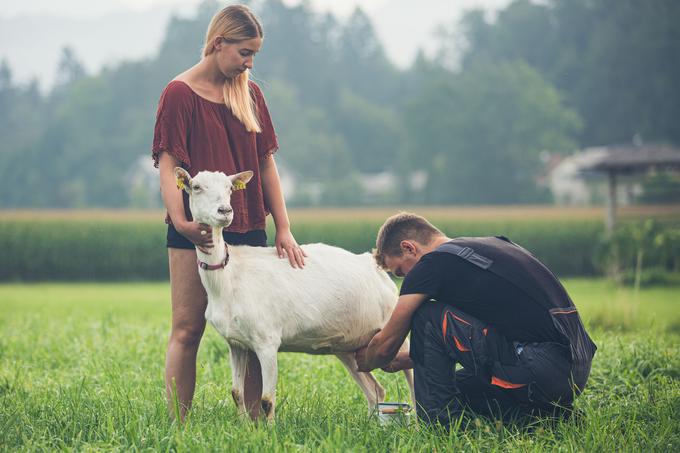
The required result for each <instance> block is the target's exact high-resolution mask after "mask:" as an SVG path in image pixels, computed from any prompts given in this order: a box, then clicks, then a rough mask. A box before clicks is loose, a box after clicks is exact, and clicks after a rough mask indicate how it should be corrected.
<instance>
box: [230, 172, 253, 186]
mask: <svg viewBox="0 0 680 453" xmlns="http://www.w3.org/2000/svg"><path fill="white" fill-rule="evenodd" d="M252 177H253V172H252V171H250V170H247V171H242V172H241V173H236V174H235V175H231V176H229V179H231V184H232V190H241V189H245V188H246V184H248V181H250V179H251V178H252Z"/></svg>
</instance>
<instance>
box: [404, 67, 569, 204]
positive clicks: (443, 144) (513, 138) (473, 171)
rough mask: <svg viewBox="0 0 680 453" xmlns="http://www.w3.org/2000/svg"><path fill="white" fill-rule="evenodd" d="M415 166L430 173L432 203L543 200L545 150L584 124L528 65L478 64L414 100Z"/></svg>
mask: <svg viewBox="0 0 680 453" xmlns="http://www.w3.org/2000/svg"><path fill="white" fill-rule="evenodd" d="M405 124H407V125H408V132H409V133H410V136H411V138H412V140H413V143H412V145H411V149H410V156H409V157H410V160H411V168H413V169H417V168H421V169H424V170H426V171H427V172H428V174H429V180H428V184H427V188H426V192H427V194H428V201H429V202H432V203H466V204H474V203H498V202H500V203H515V202H531V201H537V200H540V193H539V192H538V190H537V189H536V184H535V178H536V175H537V173H538V170H539V168H540V161H539V158H538V157H539V153H540V151H542V150H545V149H550V150H570V149H572V148H573V146H574V145H575V143H574V137H575V134H576V133H577V132H578V130H579V127H580V120H579V118H578V115H577V114H576V113H575V112H573V111H572V110H569V109H568V108H566V107H565V106H564V105H563V103H562V100H561V99H560V95H559V93H558V92H557V91H556V90H555V89H554V88H553V87H551V86H550V85H549V84H548V83H547V82H546V81H545V80H543V78H542V77H541V76H540V74H538V73H537V72H536V71H535V70H533V69H531V68H530V67H529V66H528V65H527V64H526V63H523V62H515V63H502V64H498V65H494V64H491V63H480V64H478V65H476V66H474V67H470V68H468V69H467V70H466V71H463V72H462V73H460V74H453V73H449V74H447V75H446V76H440V78H439V79H438V80H437V81H434V82H433V83H431V84H429V85H426V86H424V87H423V88H422V90H421V91H420V92H419V93H418V94H417V95H416V96H415V97H414V98H413V99H412V100H411V101H410V102H409V104H408V107H407V110H406V118H405Z"/></svg>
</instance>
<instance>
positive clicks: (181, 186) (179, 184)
mask: <svg viewBox="0 0 680 453" xmlns="http://www.w3.org/2000/svg"><path fill="white" fill-rule="evenodd" d="M177 188H178V189H179V190H184V180H183V179H182V178H177Z"/></svg>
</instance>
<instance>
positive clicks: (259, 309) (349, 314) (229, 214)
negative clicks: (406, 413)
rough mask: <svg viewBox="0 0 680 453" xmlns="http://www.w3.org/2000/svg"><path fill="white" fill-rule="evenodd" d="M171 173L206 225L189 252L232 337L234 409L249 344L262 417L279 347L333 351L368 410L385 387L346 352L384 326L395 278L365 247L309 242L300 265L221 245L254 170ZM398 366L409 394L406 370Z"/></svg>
mask: <svg viewBox="0 0 680 453" xmlns="http://www.w3.org/2000/svg"><path fill="white" fill-rule="evenodd" d="M175 175H176V176H177V181H178V186H179V187H183V188H184V190H185V191H186V192H187V193H188V194H189V200H190V202H189V203H190V208H191V213H192V215H193V218H194V220H195V221H197V222H201V223H206V224H208V225H210V226H211V227H212V239H213V248H212V252H211V253H210V254H209V255H208V254H205V253H203V252H201V251H200V250H198V249H197V250H196V253H197V255H198V260H199V274H200V277H201V282H202V283H203V286H204V287H205V290H206V292H207V294H208V307H207V309H206V311H205V317H206V319H207V320H208V321H209V322H210V323H211V324H212V325H213V326H214V327H215V328H216V329H217V331H218V332H219V333H220V334H221V335H222V336H223V337H224V338H225V339H226V340H227V342H228V343H229V347H230V352H231V370H232V391H231V392H232V397H233V398H234V402H235V403H236V405H237V407H238V410H239V412H240V413H241V414H245V413H246V408H245V402H244V399H243V395H244V392H243V387H244V378H245V374H246V362H247V351H248V350H250V351H254V352H255V354H256V355H257V358H258V359H259V361H260V365H261V367H262V398H261V405H262V409H263V412H264V414H265V415H266V417H267V419H268V420H271V419H273V417H274V406H275V401H276V399H275V392H276V381H277V357H276V354H277V352H278V351H290V352H306V353H309V354H335V355H336V356H337V357H338V358H339V359H340V360H341V361H342V363H343V365H344V366H345V367H346V368H347V370H348V371H349V372H350V374H351V375H352V377H353V378H354V380H355V381H356V383H357V384H358V385H359V387H361V390H362V391H363V392H364V395H365V396H366V400H367V401H368V406H369V410H371V409H374V408H375V405H376V404H377V403H378V402H382V401H383V400H384V397H385V391H384V389H383V388H382V386H381V385H380V384H379V383H378V381H377V380H376V379H375V378H374V377H373V375H372V374H370V373H361V372H359V371H357V364H356V361H355V358H354V352H353V351H355V350H356V349H358V348H360V347H362V346H365V345H366V344H368V342H369V341H370V339H371V338H372V337H373V335H374V334H375V333H376V332H377V331H378V330H380V329H381V328H382V327H383V326H384V325H385V323H386V322H387V320H388V319H389V317H390V314H391V313H392V310H393V309H394V306H395V304H396V301H397V294H396V287H395V285H394V282H392V280H391V279H390V278H389V276H388V275H387V274H386V273H385V272H384V271H382V270H380V269H379V268H378V267H377V265H376V264H375V262H374V260H373V258H372V257H371V256H370V254H368V253H364V254H363V255H355V254H353V253H350V252H348V251H346V250H343V249H340V248H338V247H332V246H329V245H325V244H308V245H304V246H303V249H304V250H305V252H306V253H307V255H308V256H307V258H306V259H305V267H304V269H302V270H301V269H294V268H293V267H291V266H290V264H289V263H288V261H287V260H282V259H279V258H278V257H277V256H276V251H275V249H273V248H271V247H249V246H229V247H228V249H227V245H226V244H225V243H224V239H223V238H222V229H223V228H224V227H227V226H229V225H230V224H231V222H232V220H233V210H232V208H231V202H230V197H231V193H232V191H233V190H238V188H243V187H244V186H245V183H247V182H248V181H249V180H250V178H252V176H253V172H251V171H245V172H242V173H238V174H235V175H232V176H226V175H225V174H224V173H221V172H207V171H202V172H200V173H198V174H197V175H196V176H195V177H194V178H193V179H192V178H191V177H190V176H189V174H188V173H187V172H186V171H185V170H183V169H182V168H175ZM404 373H405V375H406V380H407V382H408V385H409V390H410V392H411V400H412V401H413V400H414V393H413V374H412V370H406V371H405V372H404Z"/></svg>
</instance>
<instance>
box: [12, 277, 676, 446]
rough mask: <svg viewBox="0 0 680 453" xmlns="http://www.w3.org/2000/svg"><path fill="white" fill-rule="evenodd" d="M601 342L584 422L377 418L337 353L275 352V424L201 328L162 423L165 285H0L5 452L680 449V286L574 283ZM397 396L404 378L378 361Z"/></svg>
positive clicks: (217, 341)
mask: <svg viewBox="0 0 680 453" xmlns="http://www.w3.org/2000/svg"><path fill="white" fill-rule="evenodd" d="M566 286H567V288H568V289H569V291H570V293H571V295H572V297H573V299H574V300H575V301H576V304H577V305H578V306H579V307H580V309H581V312H582V316H583V318H584V320H585V322H586V323H587V324H588V326H589V330H590V332H591V334H592V336H593V338H594V340H595V341H596V343H597V344H598V346H599V351H598V353H597V355H596V359H595V362H594V365H593V371H592V374H591V380H590V383H589V387H588V389H587V390H586V392H585V393H584V394H583V395H582V396H581V397H580V398H579V399H578V400H577V407H578V408H579V409H580V410H581V411H582V413H583V417H582V418H581V419H580V421H578V422H575V421H572V422H567V423H561V424H558V425H557V426H555V427H553V426H550V425H549V424H548V423H544V422H538V423H537V424H536V425H535V426H533V427H532V428H531V429H527V428H519V427H516V426H503V425H500V424H496V423H492V422H487V421H479V422H478V423H475V424H473V425H472V426H471V427H470V428H468V429H466V430H457V429H454V430H452V431H451V432H450V433H443V432H439V431H437V430H433V429H426V428H421V429H414V428H399V427H381V426H378V425H377V424H376V423H375V421H374V420H372V419H370V418H369V417H368V416H367V413H366V407H365V402H364V399H363V396H362V395H361V392H360V391H359V389H358V388H357V387H356V386H355V385H354V383H353V381H352V380H351V379H350V378H349V376H348V375H347V373H346V371H345V370H344V368H343V367H342V365H341V364H340V362H339V361H338V360H336V359H334V358H332V357H312V356H307V355H301V354H280V355H279V365H280V378H279V387H278V406H277V421H276V424H275V425H273V426H255V425H253V424H250V423H243V422H240V421H239V420H238V419H237V417H236V412H235V408H234V406H233V404H232V402H231V398H230V397H229V396H228V390H227V389H228V388H229V386H230V379H231V378H230V376H231V375H230V372H229V363H228V362H229V360H228V350H227V346H226V344H225V343H224V341H223V340H222V339H221V338H220V337H218V335H217V334H216V333H215V332H214V330H213V329H212V328H211V327H208V329H207V331H206V335H205V337H204V339H203V342H202V345H201V349H200V353H199V358H198V363H199V369H198V386H197V392H196V398H195V402H194V407H193V409H192V411H191V413H190V414H191V415H190V419H189V422H188V423H187V424H186V425H184V426H177V425H176V424H173V423H171V422H170V421H169V420H168V417H167V415H166V409H165V401H164V394H163V365H164V355H165V346H166V342H167V335H168V331H169V321H170V305H169V287H168V284H167V283H152V284H145V283H134V284H35V285H18V284H5V285H0V450H4V451H17V450H22V451H24V450H30V451H33V450H49V451H52V450H55V449H59V450H78V451H81V450H86V451H92V450H107V451H108V450H117V451H130V450H132V451H134V450H149V451H159V450H163V451H168V450H173V451H387V450H400V451H443V450H447V451H456V450H464V451H488V450H491V451H508V450H510V451H527V450H529V451H544V450H546V449H550V450H564V451H583V450H588V451H613V450H614V451H615V450H627V451H679V450H680V424H679V422H678V420H680V353H679V352H678V351H680V310H679V309H678V308H680V288H678V287H667V288H652V289H643V290H641V291H640V292H639V293H635V292H633V291H632V290H630V289H621V288H617V287H616V286H613V285H611V284H610V283H608V282H605V281H603V280H568V281H567V282H566ZM377 377H378V379H379V380H380V381H381V382H382V383H383V384H385V386H386V388H387V392H388V399H389V400H399V399H401V400H405V399H406V386H405V384H404V383H403V379H402V378H401V376H400V375H388V374H386V373H383V372H378V373H377Z"/></svg>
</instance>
